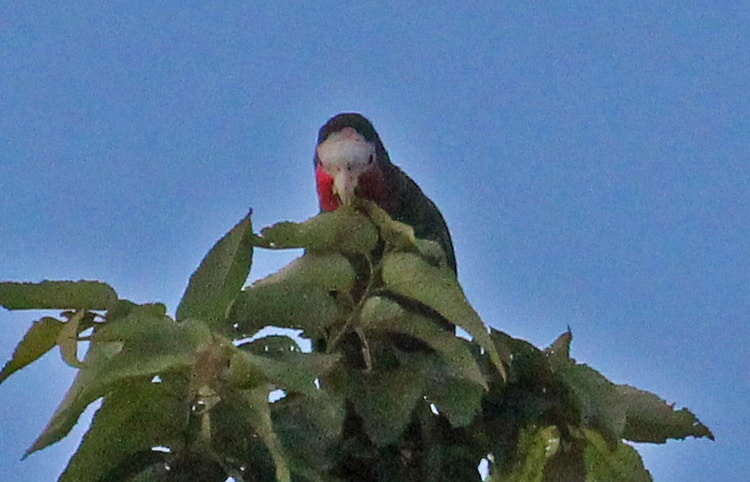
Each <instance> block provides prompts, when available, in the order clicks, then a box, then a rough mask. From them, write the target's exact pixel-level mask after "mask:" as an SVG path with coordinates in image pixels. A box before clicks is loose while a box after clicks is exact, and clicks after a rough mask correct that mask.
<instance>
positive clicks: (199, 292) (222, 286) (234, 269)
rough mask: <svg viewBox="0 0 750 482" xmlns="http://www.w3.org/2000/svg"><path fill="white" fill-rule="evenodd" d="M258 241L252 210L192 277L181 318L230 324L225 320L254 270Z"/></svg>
mask: <svg viewBox="0 0 750 482" xmlns="http://www.w3.org/2000/svg"><path fill="white" fill-rule="evenodd" d="M254 243H255V235H254V234H253V228H252V223H251V221H250V214H249V213H248V215H247V216H245V217H244V218H243V219H242V220H241V221H240V222H239V223H238V224H237V225H236V226H235V227H234V228H232V230H231V231H229V232H228V233H227V234H226V235H225V236H224V237H223V238H221V239H220V240H219V241H218V242H217V243H216V244H215V245H214V247H213V248H211V251H209V252H208V254H207V255H206V257H205V258H203V261H201V264H200V266H199V267H198V269H197V270H196V271H195V273H193V275H192V276H191V277H190V282H189V283H188V286H187V288H186V289H185V294H184V295H183V296H182V300H181V301H180V305H179V306H178V307H177V319H178V320H183V319H185V318H198V319H201V320H203V321H205V322H206V323H208V324H209V325H210V326H212V327H214V328H218V327H221V328H226V327H225V326H223V324H222V323H223V322H224V320H225V318H226V314H227V310H228V309H229V307H230V305H231V304H232V301H234V298H235V297H236V296H237V294H238V293H239V291H240V289H241V288H242V285H243V284H244V283H245V280H246V279H247V275H248V273H249V272H250V265H251V263H252V258H253V246H254Z"/></svg>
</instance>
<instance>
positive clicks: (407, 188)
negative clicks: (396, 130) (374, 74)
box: [314, 112, 457, 274]
mask: <svg viewBox="0 0 750 482" xmlns="http://www.w3.org/2000/svg"><path fill="white" fill-rule="evenodd" d="M314 165H315V181H316V186H317V193H318V200H319V204H320V210H321V212H324V211H335V210H336V209H337V208H338V207H339V206H341V205H350V204H351V203H352V201H353V199H354V198H355V197H361V198H364V199H368V200H370V201H372V202H374V203H376V204H377V205H378V206H379V207H380V208H381V209H383V210H384V211H386V212H387V213H388V214H389V215H390V216H391V217H392V218H393V219H395V220H396V221H400V222H402V223H405V224H408V225H409V226H411V227H412V228H413V229H414V235H415V237H417V238H419V239H427V240H431V241H434V242H436V243H438V244H439V245H440V247H441V248H442V249H443V251H444V252H445V256H446V260H447V265H448V266H449V267H450V269H451V270H452V271H453V273H454V274H456V272H457V268H456V255H455V252H454V249H453V241H452V240H451V235H450V231H449V230H448V226H447V224H446V223H445V219H444V218H443V215H442V214H441V212H440V210H439V209H438V207H437V206H436V205H435V203H434V202H432V200H431V199H430V198H428V197H427V196H426V195H425V194H424V192H422V189H420V187H419V186H418V185H417V183H416V182H414V181H413V180H412V179H411V178H410V177H409V176H408V175H406V173H405V172H404V171H402V170H401V169H400V168H399V167H398V166H396V165H395V164H393V163H392V162H391V159H390V157H389V155H388V151H386V149H385V146H384V145H383V141H381V140H380V136H379V135H378V133H377V131H376V130H375V128H374V127H373V125H372V123H371V122H370V121H369V120H368V119H367V118H365V117H364V116H363V115H362V114H359V113H354V112H346V113H341V114H337V115H335V116H333V117H331V118H330V119H329V120H328V121H327V122H326V123H325V124H324V125H323V126H322V127H321V128H320V130H319V132H318V144H317V147H316V149H315V157H314Z"/></svg>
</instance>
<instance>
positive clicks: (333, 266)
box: [253, 252, 356, 292]
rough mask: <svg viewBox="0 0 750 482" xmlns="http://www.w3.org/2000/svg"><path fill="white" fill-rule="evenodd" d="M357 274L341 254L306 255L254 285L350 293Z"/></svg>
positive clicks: (312, 253)
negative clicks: (288, 285)
mask: <svg viewBox="0 0 750 482" xmlns="http://www.w3.org/2000/svg"><path fill="white" fill-rule="evenodd" d="M355 276H356V273H355V272H354V268H353V267H352V265H351V263H350V262H349V260H348V259H346V257H345V256H343V255H341V254H339V253H314V252H311V253H306V254H305V255H304V256H301V257H299V258H297V259H295V260H294V261H292V262H291V263H289V264H288V265H286V266H285V267H283V268H281V270H279V271H278V272H276V273H274V274H272V275H270V276H267V277H265V278H263V279H261V280H258V281H256V282H255V283H253V287H257V286H263V285H268V284H277V283H284V284H296V285H299V286H308V287H313V288H319V289H323V290H326V291H341V292H348V291H349V290H350V289H352V286H354V280H355Z"/></svg>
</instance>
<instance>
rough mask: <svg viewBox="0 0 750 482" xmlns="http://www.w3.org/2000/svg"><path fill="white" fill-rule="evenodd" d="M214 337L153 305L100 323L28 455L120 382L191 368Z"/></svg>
mask: <svg viewBox="0 0 750 482" xmlns="http://www.w3.org/2000/svg"><path fill="white" fill-rule="evenodd" d="M210 341H211V334H210V332H209V331H208V328H207V327H206V326H205V325H204V324H202V323H199V322H191V321H189V320H188V321H186V322H183V323H178V322H175V321H174V320H172V319H170V318H168V317H164V316H155V315H154V307H153V306H148V305H146V306H144V307H139V308H136V309H133V310H132V311H131V312H130V314H129V315H128V316H126V317H124V318H118V319H117V321H116V322H108V323H106V324H105V325H103V326H101V327H100V328H99V330H98V331H97V332H96V333H94V335H93V337H92V339H91V343H90V345H89V349H88V352H87V354H86V358H85V359H84V362H83V363H84V365H83V368H81V369H80V370H79V371H78V374H77V375H76V378H75V380H74V381H73V385H72V386H71V387H70V389H69V390H68V392H67V394H66V395H65V398H64V399H63V401H62V403H61V404H60V405H59V406H58V408H57V410H56V411H55V413H54V415H53V416H52V419H51V420H50V422H49V423H48V424H47V427H46V428H45V429H44V431H43V432H42V434H41V435H40V436H39V438H38V439H37V440H36V442H34V444H33V445H32V447H31V448H30V449H29V451H28V452H27V454H26V455H29V454H31V453H33V452H35V451H37V450H41V449H43V448H44V447H47V446H48V445H51V444H53V443H55V442H57V441H58V440H60V439H61V438H63V437H64V436H65V435H67V434H68V432H69V431H70V429H71V428H72V427H73V426H74V425H75V423H76V421H77V420H78V417H80V415H81V413H82V412H83V411H84V410H85V409H86V407H87V406H88V405H89V404H90V403H92V402H93V401H95V400H96V399H98V398H99V397H101V396H103V395H105V394H106V393H107V392H108V391H109V390H111V388H112V387H113V386H114V385H115V384H116V383H120V382H123V381H126V380H127V379H128V378H135V377H143V376H148V375H156V374H160V373H164V372H166V371H169V370H172V369H175V368H181V367H187V366H190V365H191V364H192V363H193V362H194V360H195V351H196V348H197V347H198V346H200V345H202V344H206V343H209V342H210Z"/></svg>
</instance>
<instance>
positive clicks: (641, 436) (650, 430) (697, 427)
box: [617, 385, 714, 443]
mask: <svg viewBox="0 0 750 482" xmlns="http://www.w3.org/2000/svg"><path fill="white" fill-rule="evenodd" d="M617 388H618V390H619V392H620V396H621V397H622V398H623V399H624V402H625V405H626V407H627V420H626V422H625V430H624V431H623V434H622V437H623V438H625V439H627V440H630V441H633V442H651V443H664V442H666V441H667V440H668V439H684V438H686V437H696V438H697V437H707V438H709V439H711V440H713V439H714V435H713V434H712V433H711V430H709V428H708V427H706V426H705V425H703V424H702V423H701V422H700V420H698V418H697V417H696V416H695V415H693V413H692V412H690V411H689V410H687V409H685V408H682V409H680V410H675V408H674V405H670V404H668V403H667V402H665V401H664V400H662V399H661V398H659V397H658V396H656V395H654V394H653V393H649V392H646V391H643V390H638V389H637V388H633V387H630V386H627V385H619V386H618V387H617Z"/></svg>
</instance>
